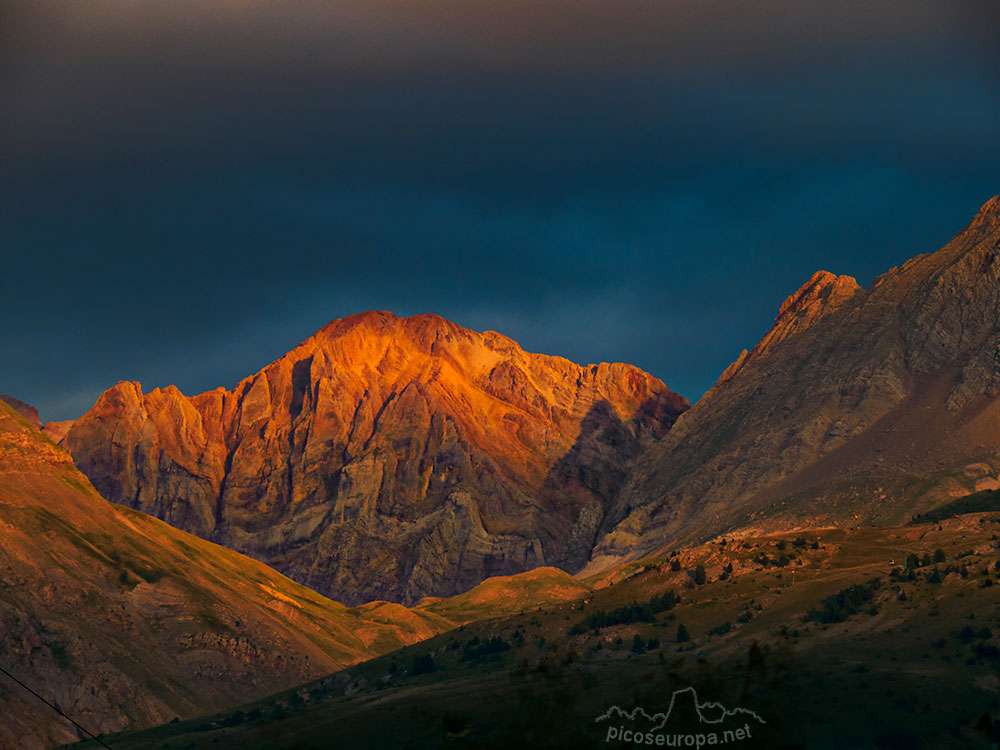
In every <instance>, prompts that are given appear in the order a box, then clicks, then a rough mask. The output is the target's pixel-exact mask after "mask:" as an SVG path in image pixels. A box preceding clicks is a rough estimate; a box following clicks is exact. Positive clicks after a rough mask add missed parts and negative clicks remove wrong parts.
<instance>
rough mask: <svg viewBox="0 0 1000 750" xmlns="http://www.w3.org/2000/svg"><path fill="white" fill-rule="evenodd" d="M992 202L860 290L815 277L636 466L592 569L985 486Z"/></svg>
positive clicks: (994, 480) (993, 355)
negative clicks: (667, 548)
mask: <svg viewBox="0 0 1000 750" xmlns="http://www.w3.org/2000/svg"><path fill="white" fill-rule="evenodd" d="M998 257H1000V197H997V198H994V199H992V200H991V201H989V202H988V203H987V204H986V205H984V206H983V207H982V209H981V210H980V211H979V213H978V214H977V215H976V216H975V218H974V219H973V221H972V222H971V224H969V226H968V227H967V228H966V229H964V230H963V231H962V232H960V233H959V234H958V235H957V236H956V237H955V238H954V239H953V240H952V241H951V242H950V243H948V244H947V245H946V246H945V247H944V248H942V249H941V250H939V251H938V252H936V253H933V254H929V255H921V256H918V257H916V258H913V259H912V260H910V261H908V262H907V263H905V264H904V265H903V266H901V267H899V268H894V269H892V270H890V271H889V272H887V273H885V274H883V275H882V276H880V277H878V278H877V279H876V280H875V281H874V283H873V284H872V286H871V288H870V289H862V288H861V287H860V286H859V285H858V284H857V283H856V282H855V281H854V280H853V279H851V278H849V277H844V276H841V277H837V276H834V275H833V274H829V273H825V272H820V273H817V274H816V275H814V276H813V277H812V279H810V280H809V282H808V283H807V284H806V285H805V286H804V287H803V288H802V289H800V290H799V291H798V292H796V293H795V294H793V295H792V296H791V297H789V299H788V300H787V301H786V302H785V304H784V305H782V307H781V310H780V312H779V315H778V318H777V320H776V321H775V324H774V327H773V329H772V330H771V331H770V332H769V333H768V334H767V335H766V336H765V337H764V338H763V339H762V340H761V342H760V343H759V344H758V345H757V347H755V348H754V349H753V351H751V352H744V353H743V354H742V355H741V356H740V357H739V358H738V359H737V360H736V362H734V363H733V364H732V365H731V366H730V367H729V368H728V369H727V370H726V371H725V372H724V373H723V375H722V377H720V378H719V381H718V382H717V383H716V385H715V387H714V388H712V389H711V390H710V391H709V392H708V393H707V394H706V395H705V396H704V397H703V398H702V399H701V400H700V401H699V402H698V403H697V404H696V405H695V406H694V407H693V408H692V409H690V410H689V411H688V412H686V413H685V414H684V415H683V416H682V417H681V418H680V419H679V420H678V422H677V424H676V425H675V426H674V428H673V429H672V430H671V431H670V432H669V433H668V434H667V435H666V436H665V437H664V438H663V439H662V440H661V441H659V442H658V443H657V444H656V445H654V446H652V447H651V448H650V449H649V450H648V451H647V452H646V453H645V454H644V455H643V456H642V457H641V458H639V459H638V460H637V461H636V463H635V468H634V470H633V472H632V474H631V476H630V478H629V481H628V483H627V485H626V486H625V487H624V488H623V490H622V492H621V494H620V498H619V502H618V504H617V505H616V507H615V508H614V509H613V510H612V511H611V512H610V513H609V514H608V516H607V518H606V520H605V525H604V527H603V529H602V536H601V539H600V541H599V543H598V545H597V547H596V549H595V554H594V560H593V561H592V566H591V567H592V569H596V568H600V567H602V566H605V565H607V564H610V563H612V562H613V561H614V560H618V559H622V558H627V557H634V556H636V555H638V554H641V553H642V552H645V551H649V550H652V549H656V548H658V547H661V546H663V545H667V544H670V545H674V544H679V543H685V542H693V541H698V540H704V539H709V538H712V537H713V536H715V535H719V534H732V533H733V532H747V531H749V530H753V529H757V530H761V529H776V528H795V527H806V526H817V525H860V524H869V523H875V524H882V523H886V524H893V523H902V522H905V521H908V520H909V519H910V518H911V517H912V516H913V515H914V514H917V513H919V512H922V511H925V510H928V509H929V508H932V507H935V506H937V505H940V504H942V503H943V502H946V501H948V500H949V499H951V498H954V497H959V496H962V495H966V494H968V493H970V492H974V491H979V490H985V489H995V488H998V487H1000V458H998V455H1000V398H998V397H1000V260H998Z"/></svg>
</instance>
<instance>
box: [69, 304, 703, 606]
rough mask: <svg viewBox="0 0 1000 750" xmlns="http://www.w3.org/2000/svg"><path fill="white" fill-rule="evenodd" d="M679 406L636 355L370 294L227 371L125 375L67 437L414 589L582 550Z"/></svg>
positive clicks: (162, 493)
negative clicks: (239, 371) (558, 345)
mask: <svg viewBox="0 0 1000 750" xmlns="http://www.w3.org/2000/svg"><path fill="white" fill-rule="evenodd" d="M687 407H688V404H687V402H686V401H685V400H684V399H683V398H682V397H680V396H678V395H676V394H674V393H672V392H670V391H669V390H668V389H667V388H666V386H665V385H664V384H663V383H662V382H661V381H659V380H657V379H656V378H654V377H653V376H651V375H649V374H647V373H645V372H643V371H641V370H639V369H638V368H635V367H632V366H630V365H625V364H600V365H592V366H587V367H583V366H579V365H576V364H573V363H571V362H569V361H568V360H565V359H562V358H559V357H550V356H544V355H538V354H529V353H527V352H525V351H523V350H522V349H521V348H520V347H519V346H518V345H517V344H516V343H515V342H514V341H512V340H511V339H509V338H506V337H505V336H502V335H500V334H498V333H494V332H485V333H477V332H473V331H469V330H466V329H464V328H461V327H459V326H457V325H454V324H452V323H450V322H448V321H446V320H444V319H442V318H440V317H438V316H436V315H417V316H413V317H410V318H397V317H396V316H394V315H392V314H391V313H387V312H372V313H364V314H360V315H354V316H351V317H348V318H344V319H341V320H336V321H333V322H332V323H330V324H328V325H327V326H325V327H324V328H322V329H321V330H320V331H319V332H318V333H316V334H315V335H314V336H312V337H311V338H309V339H307V340H306V341H305V342H303V343H302V344H301V345H299V346H298V347H296V348H295V349H293V350H292V351H291V352H289V353H288V354H287V355H286V356H284V357H282V358H281V359H279V360H277V361H275V362H274V363H272V364H270V365H268V366H267V367H265V368H264V369H263V370H261V371H260V372H258V373H257V374H255V375H253V376H251V377H249V378H246V379H245V380H244V381H242V382H241V383H239V384H238V385H237V386H236V387H235V388H234V389H232V390H224V389H222V388H220V389H217V390H214V391H209V392H207V393H202V394H200V395H197V396H193V397H188V396H185V395H184V394H182V393H181V392H180V391H179V390H177V389H176V388H174V387H168V388H165V389H163V390H160V389H157V390H154V391H152V392H150V393H143V392H142V389H141V388H140V386H139V385H138V384H137V383H126V382H123V383H119V384H118V385H117V386H115V387H113V388H111V389H110V390H108V391H107V392H105V393H104V394H103V395H102V396H101V397H100V398H99V399H98V401H97V403H96V404H95V405H94V407H93V408H92V409H91V410H90V411H88V412H87V413H86V414H84V415H83V416H82V417H80V418H79V419H77V420H76V421H75V422H74V423H73V424H72V426H71V427H70V429H69V430H68V432H67V433H66V435H65V437H64V438H63V440H62V445H64V446H65V447H66V449H67V450H68V451H69V452H70V453H71V454H72V456H73V460H74V462H75V463H76V465H77V466H78V467H79V468H80V469H81V470H82V471H83V472H84V473H85V474H86V475H87V476H88V477H89V478H90V480H91V481H92V482H93V483H94V486H95V487H97V489H98V490H99V491H100V492H101V494H102V495H104V496H105V497H107V498H108V499H110V500H113V501H115V502H118V503H121V504H123V505H127V506H129V507H132V508H136V509H139V510H142V511H145V512H147V513H150V514H152V515H155V516H157V517H159V518H161V519H163V520H165V521H167V522H168V523H170V524H171V525H174V526H176V527H178V528H181V529H185V530H187V531H191V532H193V533H195V534H198V535H199V536H202V537H204V538H206V539H210V540H212V541H215V542H218V543H220V544H223V545H225V546H228V547H230V548H232V549H235V550H238V551H241V552H245V553H247V554H249V555H250V556H252V557H255V558H257V559H259V560H262V561H264V562H267V563H268V564H270V565H272V566H274V567H275V568H277V569H278V570H280V571H282V572H283V573H285V574H287V575H289V576H290V577H291V578H293V579H295V580H297V581H299V582H301V583H304V584H306V585H308V586H310V587H312V588H314V589H316V590H317V591H320V592H322V593H324V594H327V595H330V596H332V597H333V598H335V599H338V600H340V601H346V602H349V603H357V602H361V601H366V600H369V599H389V600H393V601H399V602H413V601H415V600H417V599H419V598H420V597H423V596H426V595H435V596H442V595H449V594H454V593H457V592H460V591H463V590H466V589H468V588H470V587H471V586H473V585H475V584H477V583H479V582H480V581H482V580H483V579H485V578H487V577H489V576H492V575H502V574H510V573H516V572H519V571H524V570H529V569H531V568H535V567H538V566H541V565H557V566H559V567H562V568H564V569H567V570H572V569H575V568H578V567H580V566H582V565H583V564H584V563H585V562H586V561H587V559H588V558H589V556H590V553H591V550H592V548H593V545H594V543H595V541H596V537H597V533H598V529H599V528H600V527H601V524H602V523H603V522H604V520H605V514H606V512H607V510H608V508H609V507H611V505H612V504H613V503H614V501H615V499H616V497H617V494H618V491H619V489H620V487H621V486H622V484H623V483H624V482H625V480H626V477H627V473H628V469H629V466H630V463H631V461H632V460H633V459H634V457H635V456H637V455H639V454H640V453H641V452H642V451H643V450H644V449H645V448H646V447H648V446H649V445H650V444H651V443H652V442H653V441H654V440H655V439H657V438H660V437H662V436H663V435H664V434H666V433H667V432H668V430H669V429H670V427H671V426H672V425H673V423H674V421H675V420H676V418H677V416H678V415H679V414H681V413H682V412H683V411H684V410H685V409H686V408H687Z"/></svg>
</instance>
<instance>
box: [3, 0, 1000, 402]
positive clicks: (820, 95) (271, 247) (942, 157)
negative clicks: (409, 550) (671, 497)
mask: <svg viewBox="0 0 1000 750" xmlns="http://www.w3.org/2000/svg"><path fill="white" fill-rule="evenodd" d="M995 21H996V13H995V11H994V10H992V3H990V4H986V3H971V2H964V3H963V2H957V3H943V2H938V1H934V2H930V1H928V2H915V1H913V0H907V1H906V2H902V0H900V1H899V2H895V1H890V2H883V3H870V2H860V1H857V2H855V1H853V0H850V1H848V2H839V3H802V2H784V1H783V0H782V1H781V2H764V1H763V0H759V1H758V2H749V1H745V2H744V1H741V0H698V1H697V2H695V1H694V0H691V1H680V0H672V1H667V0H659V1H658V2H652V1H650V2H640V1H636V2H626V3H612V2H593V1H590V0H577V1H575V2H570V1H569V0H558V1H557V2H544V3H542V2H537V0H534V1H532V2H521V1H520V0H517V1H515V2H499V3H498V2H495V0H491V1H490V2H485V1H482V2H480V1H479V0H472V1H471V2H470V1H468V0H464V1H463V2H458V0H450V1H449V2H438V1H428V2H416V3H414V2H401V1H397V2H388V1H386V0H377V1H376V2H364V3H362V2H336V3H326V2H324V3H321V2H308V3H305V2H301V3H284V2H260V3H245V2H216V3H204V2H193V1H188V0H181V1H179V2H178V1H177V0H172V1H171V2H166V0H149V1H147V2H134V1H131V0H130V1H128V2H126V1H125V0H89V1H88V2H72V1H67V0H58V1H57V2H51V1H50V0H35V1H34V2H31V3H17V4H14V5H11V4H9V3H8V4H4V6H3V10H0V27H2V33H3V34H4V37H3V38H2V39H0V89H2V92H3V95H2V97H0V137H2V140H0V230H2V234H3V237H4V243H5V247H6V248H7V252H6V253H5V259H4V274H3V277H2V278H3V281H2V282H0V284H2V293H3V295H4V300H5V301H6V302H7V303H8V309H10V310H15V311H17V312H15V320H14V323H13V324H12V325H9V326H8V327H7V329H6V331H5V336H6V340H5V344H7V346H6V347H5V349H6V350H7V354H6V355H5V357H4V360H3V364H2V368H0V390H7V391H9V392H12V393H14V394H16V395H18V396H20V397H22V398H25V399H27V400H31V401H34V402H36V403H37V404H38V405H39V406H40V407H41V408H42V410H43V416H46V417H48V418H60V417H68V416H74V415H76V414H78V413H79V412H81V411H82V410H84V409H85V408H87V406H89V404H90V403H92V401H93V398H94V397H95V396H96V394H97V393H98V392H99V391H100V390H101V389H103V388H104V387H106V386H107V385H109V384H111V383H112V382H114V381H115V380H117V379H119V378H128V379H138V380H141V381H142V382H143V383H144V385H146V386H147V387H152V386H155V385H164V384H166V383H170V382H175V383H178V384H179V385H180V386H181V388H182V389H183V390H185V391H187V392H194V391H197V390H202V389H206V388H210V387H214V386H215V385H219V384H223V385H231V384H232V383H233V382H235V380H237V379H238V378H239V377H241V376H243V375H246V374H249V373H250V372H252V371H253V370H255V369H257V368H258V367H260V366H262V365H263V364H265V363H266V362H267V361H269V360H270V359H272V358H273V357H275V356H278V355H280V354H281V353H283V352H284V351H286V350H287V349H289V348H290V347H291V346H292V345H294V344H295V343H296V342H297V341H298V340H300V339H301V338H304V337H305V336H307V335H308V334H309V333H311V332H312V331H313V330H314V329H315V328H317V327H319V326H320V325H322V324H323V323H324V322H326V321H327V320H329V319H330V318H332V317H336V316H340V315H344V314H348V313H350V312H354V311H357V310H361V309H370V308H388V309H392V310H394V311H396V312H397V313H400V314H409V313H415V312H421V311H426V310H432V311H435V312H439V313H441V314H442V315H445V316H446V317H450V318H452V319H454V320H456V322H459V323H462V324H465V325H469V326H471V327H475V328H493V329H497V330H500V331H502V332H504V333H507V334H509V335H511V336H513V337H514V338H516V339H518V340H519V341H521V343H522V344H523V345H525V346H526V347H527V348H529V349H533V350H537V351H545V352H549V353H555V354H563V355H565V356H569V357H571V358H574V359H577V360H580V361H596V360H611V359H618V360H627V361H632V362H635V363H636V364H639V365H641V366H643V367H645V368H647V369H649V370H651V371H652V372H654V373H655V374H657V375H659V376H660V377H662V378H663V379H664V380H666V381H667V382H668V384H670V385H671V386H672V387H674V388H675V389H678V390H680V391H682V392H684V393H685V394H686V395H689V396H692V397H697V396H698V395H699V394H700V392H701V391H702V390H704V389H705V388H706V387H708V386H709V385H711V383H712V381H713V380H714V378H715V376H716V375H717V374H718V372H719V371H720V370H721V369H722V368H723V367H724V366H725V365H726V364H728V362H729V361H731V360H732V359H733V358H734V357H735V356H736V355H737V354H738V352H739V350H740V349H741V348H743V347H744V346H751V345H752V344H753V343H754V341H755V340H756V339H757V338H759V336H760V334H761V333H763V331H764V330H765V329H766V328H767V326H768V324H769V322H770V319H771V317H772V316H773V314H774V312H775V310H776V308H777V305H778V304H779V303H780V301H781V299H782V298H783V297H784V296H785V295H786V294H788V293H790V292H791V291H793V290H794V288H795V287H797V286H798V285H799V284H800V283H801V282H802V281H804V280H805V279H806V278H807V277H808V276H809V275H810V274H811V273H812V271H814V270H816V268H820V267H823V268H828V269H829V270H832V271H836V272H840V273H851V274H854V275H857V276H859V278H860V279H861V280H862V282H865V283H867V282H869V281H870V280H871V278H872V277H874V275H876V274H877V273H879V272H881V271H883V270H885V269H886V268H887V267H889V266H891V265H894V264H897V263H899V262H901V261H902V260H904V259H905V258H907V257H909V256H910V255H913V254H915V253H917V252H926V251H930V250H933V249H935V248H936V247H937V246H938V245H940V244H942V243H943V242H944V241H946V240H947V239H948V237H949V236H950V234H952V233H953V232H955V231H957V230H958V229H959V228H960V227H961V225H962V223H963V222H964V221H966V220H967V219H968V218H969V217H970V215H971V212H972V211H974V210H975V208H976V207H978V205H979V203H981V202H982V201H984V200H985V199H986V198H988V197H989V196H990V195H992V194H993V193H996V192H997V191H998V190H1000V187H998V186H997V174H998V173H1000V171H998V167H1000V154H998V151H997V149H996V147H995V144H996V142H997V136H998V135H1000V132H998V130H1000V129H998V123H1000V93H998V91H1000V89H998V79H997V72H998V67H997V62H998V58H997V45H995V42H994V40H993V38H992V36H991V33H990V29H992V28H995V26H992V25H991V24H994V23H995Z"/></svg>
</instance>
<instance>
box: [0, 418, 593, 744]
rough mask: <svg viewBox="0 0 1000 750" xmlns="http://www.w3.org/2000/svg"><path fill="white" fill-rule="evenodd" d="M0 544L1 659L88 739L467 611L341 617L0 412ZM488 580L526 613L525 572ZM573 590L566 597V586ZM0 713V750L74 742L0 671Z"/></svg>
mask: <svg viewBox="0 0 1000 750" xmlns="http://www.w3.org/2000/svg"><path fill="white" fill-rule="evenodd" d="M0 539H2V544H0V646H2V647H3V649H2V656H0V666H2V667H3V668H4V669H6V670H8V671H9V672H11V673H12V674H13V675H14V676H15V677H17V678H18V679H19V680H21V681H22V682H24V683H26V684H27V685H28V686H30V687H31V688H32V689H34V690H36V691H37V692H38V693H40V694H41V695H42V696H44V697H46V698H47V699H48V700H50V701H54V702H56V703H57V704H58V705H59V706H60V707H61V708H62V709H63V710H64V711H65V712H66V713H68V714H69V715H70V716H72V717H73V718H74V719H75V720H77V721H78V722H79V723H81V724H82V725H83V726H84V727H85V728H87V729H88V730H90V731H92V732H94V733H99V732H112V731H117V730H121V729H125V728H138V727H143V726H150V725H153V724H158V723H162V722H167V721H170V720H172V719H174V718H175V717H180V718H186V717H189V716H194V715H198V714H202V713H204V712H206V711H209V710H217V709H219V708H223V707H227V706H233V705H236V704H238V703H242V702H245V701H246V700H248V699H255V698H260V697H263V696H265V695H269V694H271V693H274V692H275V691H276V690H281V689H284V688H288V687H291V686H293V685H297V684H300V683H302V682H304V681H306V680H309V679H313V678H316V677H319V676H321V675H325V674H329V673H331V672H334V671H336V670H339V669H342V668H344V667H346V666H348V665H351V664H354V663H356V662H358V661H362V660H365V659H368V658H371V657H372V656H375V655H378V654H382V653H386V652H388V651H394V650H396V649H399V648H400V647H402V646H404V645H406V644H411V643H415V642H417V641H420V640H423V639H426V638H429V637H431V636H433V635H434V634H436V633H441V632H443V631H445V630H450V629H452V628H454V627H456V626H457V625H460V624H461V623H462V622H465V621H466V620H467V619H468V618H470V617H473V616H475V614H476V613H475V612H474V611H472V610H469V609H468V607H465V605H464V604H449V603H448V602H447V601H440V602H438V603H436V604H433V605H430V606H427V607H418V608H414V609H406V608H405V607H401V606H398V605H391V604H387V603H384V602H383V603H373V604H369V605H365V606H362V607H355V608H347V607H344V606H343V605H340V604H338V603H336V602H333V601H330V600H329V599H326V598H324V597H323V596H320V595H319V594H317V593H316V592H314V591H312V590H310V589H307V588H305V587H304V586H300V585H298V584H296V583H294V582H293V581H291V580H289V579H288V578H285V577H284V576H282V575H280V574H278V573H277V572H275V571H274V570H272V569H271V568H268V567H267V566H265V565H263V564H261V563H259V562H256V561H254V560H251V559H249V558H247V557H244V556H242V555H240V554H237V553H235V552H232V551H230V550H227V549H225V548H223V547H219V546H217V545H214V544H210V543H208V542H206V541H203V540H201V539H199V538H197V537H194V536H192V535H189V534H186V533H184V532H181V531H178V530H176V529H174V528H172V527H170V526H168V525H166V524H164V523H162V522H160V521H157V520H155V519H153V518H151V517H149V516H146V515H144V514H142V513H139V512H136V511H132V510H129V509H126V508H123V507H121V506H117V505H113V504H111V503H108V502H106V501H105V500H103V499H102V498H101V497H100V496H99V495H98V494H97V493H96V491H95V490H94V489H93V487H92V486H91V485H90V483H89V482H88V481H87V479H86V478H85V477H84V476H83V475H82V474H81V473H80V472H78V471H77V470H76V469H75V468H74V466H73V464H72V462H71V460H70V459H69V457H68V455H67V454H65V453H64V452H63V451H62V450H61V449H59V448H58V447H56V446H55V445H54V444H52V443H51V442H50V441H49V440H48V439H47V438H46V437H45V436H44V435H42V434H41V433H40V432H39V431H38V430H37V429H36V428H34V427H33V426H32V425H30V424H29V423H28V422H27V421H26V420H24V418H23V417H21V416H20V415H19V414H17V413H16V412H15V411H13V410H12V409H11V408H10V407H9V406H7V405H6V404H3V403H0ZM558 576H562V578H565V579H568V578H569V577H568V576H566V575H565V574H558ZM556 577H557V572H550V573H548V574H546V575H544V576H541V578H545V579H547V580H549V579H551V580H553V581H555V579H556ZM569 580H570V581H572V579H569ZM497 585H502V586H505V587H506V589H507V590H508V592H515V591H518V590H521V591H522V593H523V596H521V598H520V599H519V601H521V602H522V604H524V605H525V606H526V605H527V603H529V602H531V601H532V596H534V592H535V591H536V590H537V589H538V587H539V576H537V575H535V576H529V577H528V578H527V579H526V580H525V581H524V583H523V584H521V583H518V582H507V583H499V582H489V583H488V584H486V585H485V589H484V591H486V592H488V591H490V590H492V589H493V588H494V587H496V586H497ZM558 585H561V584H558V582H557V583H553V585H552V586H547V585H543V586H542V588H544V589H547V590H549V589H551V590H555V589H556V588H558ZM573 585H574V586H576V587H577V588H576V589H575V590H573V591H572V593H573V594H574V595H575V591H576V590H579V589H580V586H579V584H575V583H574V584H573ZM483 596H487V598H488V594H484V593H483V592H482V591H481V592H478V593H477V592H470V593H469V594H467V595H466V597H467V599H468V600H475V599H476V598H477V597H480V598H481V597H483ZM463 601H466V600H463ZM545 601H552V596H551V595H549V596H548V597H547V598H546V599H545ZM0 713H2V714H3V715H4V717H5V721H4V722H2V723H0V748H3V749H4V750H7V749H8V748H10V749H11V750H31V749H33V748H46V747H52V746H54V745H56V744H59V743H64V742H69V741H73V740H76V739H78V738H79V737H80V735H79V734H78V733H77V731H76V730H75V729H74V728H73V727H72V726H71V725H70V724H69V723H68V722H66V721H65V720H62V719H60V718H59V717H58V716H57V715H56V714H55V713H54V712H53V711H52V710H51V709H49V708H47V707H46V706H45V705H44V704H42V703H41V702H39V701H38V700H36V699H34V698H33V697H31V696H30V695H29V694H28V693H26V692H25V691H24V690H23V689H22V688H20V687H18V686H16V685H14V684H13V683H12V682H11V681H10V680H8V679H7V678H4V677H0Z"/></svg>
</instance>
